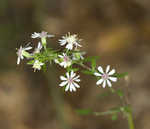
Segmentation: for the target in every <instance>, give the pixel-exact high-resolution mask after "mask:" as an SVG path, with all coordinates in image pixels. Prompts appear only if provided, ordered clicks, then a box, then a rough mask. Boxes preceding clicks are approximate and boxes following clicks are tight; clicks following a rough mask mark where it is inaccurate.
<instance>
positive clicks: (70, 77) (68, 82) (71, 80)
mask: <svg viewBox="0 0 150 129" xmlns="http://www.w3.org/2000/svg"><path fill="white" fill-rule="evenodd" d="M66 76H67V77H64V76H60V79H61V80H62V81H63V82H62V83H60V84H59V86H61V87H63V86H66V88H65V91H68V90H70V92H72V91H76V88H80V86H79V85H78V84H77V83H76V82H80V79H79V77H80V76H79V75H78V76H76V73H74V72H73V71H71V72H70V74H69V72H67V73H66Z"/></svg>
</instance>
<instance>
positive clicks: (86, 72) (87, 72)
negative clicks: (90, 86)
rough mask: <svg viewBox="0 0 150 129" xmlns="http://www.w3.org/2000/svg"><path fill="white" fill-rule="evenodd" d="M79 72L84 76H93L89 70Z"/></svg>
mask: <svg viewBox="0 0 150 129" xmlns="http://www.w3.org/2000/svg"><path fill="white" fill-rule="evenodd" d="M81 72H82V73H84V74H88V75H93V72H92V71H89V70H82V71H81Z"/></svg>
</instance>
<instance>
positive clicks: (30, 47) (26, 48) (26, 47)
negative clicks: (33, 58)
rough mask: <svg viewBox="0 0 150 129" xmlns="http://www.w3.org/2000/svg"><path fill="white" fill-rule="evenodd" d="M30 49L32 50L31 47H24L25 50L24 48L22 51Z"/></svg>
mask: <svg viewBox="0 0 150 129" xmlns="http://www.w3.org/2000/svg"><path fill="white" fill-rule="evenodd" d="M30 49H32V47H26V48H24V50H30Z"/></svg>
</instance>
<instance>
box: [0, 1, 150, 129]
mask: <svg viewBox="0 0 150 129" xmlns="http://www.w3.org/2000/svg"><path fill="white" fill-rule="evenodd" d="M42 30H44V31H47V32H49V33H50V34H55V35H56V37H55V38H54V39H52V40H49V42H50V43H49V46H51V47H53V48H58V47H59V45H58V43H57V41H58V38H59V37H60V36H62V35H64V34H66V33H67V32H71V33H77V34H79V36H80V37H81V38H82V39H84V40H83V42H82V45H83V47H82V50H84V51H87V55H89V56H93V55H98V56H100V57H101V58H100V60H99V62H98V64H99V65H102V66H104V67H105V66H106V65H107V64H110V65H111V66H113V67H114V68H116V69H117V70H118V72H129V80H128V81H129V87H130V88H129V89H130V103H131V105H132V108H133V114H134V121H135V126H136V129H150V122H149V120H150V110H149V109H150V100H149V97H150V87H149V85H150V79H149V76H150V70H149V68H150V1H149V0H113V1H112V0H0V60H1V61H0V129H83V128H84V129H127V128H128V126H127V121H126V120H125V119H124V118H122V117H121V116H120V117H119V119H118V120H116V121H112V120H111V117H110V116H104V117H103V116H102V117H101V116H100V117H96V116H92V115H89V116H80V115H78V114H76V113H75V110H76V109H79V108H90V109H92V110H94V111H106V110H107V109H109V108H111V107H114V106H116V105H118V104H119V99H118V98H117V97H116V96H108V97H106V98H100V97H99V95H100V93H103V92H105V91H107V90H108V89H107V88H106V89H102V88H100V87H97V86H96V85H95V82H96V80H95V79H94V78H90V77H88V76H86V75H83V74H81V77H82V82H81V84H80V85H81V88H80V89H79V90H78V91H77V92H76V93H65V94H64V93H63V92H62V89H61V88H59V87H58V84H59V83H60V81H59V76H60V75H61V74H62V73H63V72H64V70H61V68H60V67H58V66H56V68H55V69H54V67H53V68H51V67H50V68H49V69H48V72H47V74H44V73H43V72H36V73H34V72H33V70H32V68H31V67H30V66H26V65H25V62H21V65H19V66H16V58H17V56H16V48H18V47H19V46H20V45H25V44H26V43H28V42H31V41H32V42H33V44H35V45H36V42H35V40H31V38H30V36H31V33H33V32H41V31H42ZM125 85H126V81H125V80H124V79H120V80H119V81H118V82H117V83H115V84H113V86H114V87H124V86H125Z"/></svg>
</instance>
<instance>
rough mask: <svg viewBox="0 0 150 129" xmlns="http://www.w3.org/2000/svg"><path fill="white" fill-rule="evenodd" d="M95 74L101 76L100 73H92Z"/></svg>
mask: <svg viewBox="0 0 150 129" xmlns="http://www.w3.org/2000/svg"><path fill="white" fill-rule="evenodd" d="M94 75H95V76H102V75H101V74H100V73H94Z"/></svg>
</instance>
